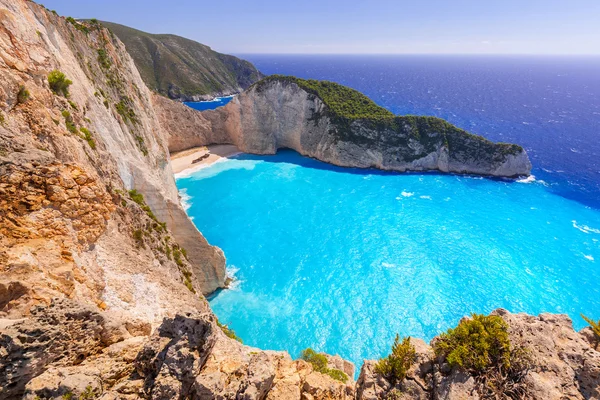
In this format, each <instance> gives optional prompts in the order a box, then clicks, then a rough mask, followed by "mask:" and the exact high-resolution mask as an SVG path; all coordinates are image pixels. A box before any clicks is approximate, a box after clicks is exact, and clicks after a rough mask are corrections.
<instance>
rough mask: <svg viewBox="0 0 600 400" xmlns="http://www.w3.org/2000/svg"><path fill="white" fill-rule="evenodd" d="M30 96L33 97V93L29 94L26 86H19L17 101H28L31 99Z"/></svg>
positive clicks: (20, 102)
mask: <svg viewBox="0 0 600 400" xmlns="http://www.w3.org/2000/svg"><path fill="white" fill-rule="evenodd" d="M29 97H31V95H30V94H29V90H27V88H26V87H25V86H23V85H21V86H20V87H19V93H17V103H19V104H23V103H26V102H27V100H29Z"/></svg>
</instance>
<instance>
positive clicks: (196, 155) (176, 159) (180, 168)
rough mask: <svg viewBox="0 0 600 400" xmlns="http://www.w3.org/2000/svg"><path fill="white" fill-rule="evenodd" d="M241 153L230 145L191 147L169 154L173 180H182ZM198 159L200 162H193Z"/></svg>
mask: <svg viewBox="0 0 600 400" xmlns="http://www.w3.org/2000/svg"><path fill="white" fill-rule="evenodd" d="M241 153H242V152H241V151H240V150H239V149H238V148H237V147H236V146H234V145H231V144H217V145H209V146H199V147H193V148H191V149H188V150H183V151H178V152H176V153H173V154H171V168H172V169H173V174H174V175H175V179H177V178H182V177H184V176H188V175H189V174H191V173H194V172H195V171H198V170H200V169H202V168H206V167H208V166H209V165H212V164H214V163H216V162H220V161H224V160H226V159H228V158H229V157H232V156H235V155H237V154H241ZM203 157H205V158H203ZM201 158H202V159H201ZM198 159H201V160H199V161H197V162H194V161H195V160H198Z"/></svg>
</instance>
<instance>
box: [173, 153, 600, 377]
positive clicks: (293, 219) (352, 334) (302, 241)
mask: <svg viewBox="0 0 600 400" xmlns="http://www.w3.org/2000/svg"><path fill="white" fill-rule="evenodd" d="M177 185H178V188H179V189H180V191H181V194H182V197H183V199H184V201H185V202H186V203H187V207H189V208H188V210H187V212H188V214H189V215H190V217H192V218H193V221H194V223H195V224H196V226H197V227H198V229H199V230H200V231H201V232H202V233H203V234H204V235H205V236H206V238H207V239H208V241H209V242H210V243H211V244H214V245H216V246H219V247H221V248H222V249H223V251H224V252H225V256H226V257H227V266H228V269H229V271H230V273H233V274H234V275H235V277H236V279H237V280H236V282H235V283H234V285H233V286H232V288H230V289H228V290H222V291H220V292H218V293H216V294H215V295H214V296H212V297H211V299H210V304H211V307H212V309H213V310H214V312H215V313H216V315H217V316H218V317H219V319H220V321H221V322H222V323H226V324H228V325H229V326H230V327H231V328H233V329H234V330H235V332H236V333H237V334H238V336H240V337H241V338H242V339H243V340H244V343H245V344H247V345H251V346H257V347H260V348H263V349H273V350H287V351H288V352H290V354H291V355H292V356H293V357H296V356H298V355H299V353H300V351H301V350H302V349H304V348H306V347H312V348H314V349H315V350H318V351H326V352H328V353H330V354H339V355H341V356H342V357H344V358H347V359H349V360H351V361H353V362H354V363H356V364H357V366H358V367H360V365H361V364H362V360H363V359H373V358H377V357H380V356H382V355H385V354H387V353H388V352H389V348H390V346H391V343H392V341H393V338H394V336H395V334H396V333H399V334H400V335H411V336H415V337H419V338H422V339H425V340H426V341H428V340H430V339H431V338H432V337H434V336H435V335H438V334H439V333H441V332H442V331H445V330H446V329H448V328H450V327H453V326H455V325H456V324H457V323H458V321H459V319H460V318H462V317H463V316H464V315H468V314H469V313H472V312H478V313H489V312H490V311H492V310H493V309H495V308H499V307H502V308H506V309H508V310H509V311H511V312H527V313H530V314H538V313H541V312H554V313H567V314H568V315H570V316H571V318H573V320H574V325H575V327H576V328H578V329H579V328H582V327H583V326H585V323H584V322H583V320H582V319H581V318H580V317H579V314H580V313H584V314H586V315H588V316H591V317H593V318H596V319H597V318H600V316H599V315H598V310H600V286H599V285H598V282H600V267H599V262H600V242H599V240H600V212H599V211H598V210H596V209H592V208H589V207H586V206H584V205H582V204H581V203H578V202H575V201H572V200H568V199H566V198H563V197H561V196H559V195H556V194H554V193H552V192H551V190H549V188H548V187H547V186H546V185H545V184H544V182H540V181H523V182H515V181H503V180H491V179H485V178H481V177H466V176H456V175H441V174H394V173H385V172H379V171H375V170H357V169H347V168H338V167H334V166H330V165H327V164H324V163H321V162H319V161H316V160H312V159H307V158H304V157H301V156H300V155H298V154H297V153H295V152H292V151H289V150H284V151H280V152H279V153H278V154H277V155H274V156H253V155H246V154H243V155H239V156H236V157H233V158H232V159H229V160H225V161H223V162H217V163H215V164H213V165H210V166H208V167H207V168H204V169H201V170H199V171H196V172H194V173H193V174H191V175H188V176H184V177H180V178H179V179H178V180H177Z"/></svg>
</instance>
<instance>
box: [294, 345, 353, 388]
mask: <svg viewBox="0 0 600 400" xmlns="http://www.w3.org/2000/svg"><path fill="white" fill-rule="evenodd" d="M300 358H301V359H303V360H304V361H306V362H307V363H309V364H311V365H312V367H313V369H314V370H315V371H317V372H320V373H321V374H325V375H329V376H330V377H331V378H333V379H335V380H336V381H340V382H346V381H347V380H348V375H346V374H345V373H344V372H343V371H340V370H339V369H335V368H328V367H327V357H325V356H324V355H323V354H319V353H317V352H316V351H314V350H313V349H311V348H310V347H309V348H307V349H304V350H302V354H301V355H300Z"/></svg>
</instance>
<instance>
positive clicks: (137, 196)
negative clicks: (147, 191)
mask: <svg viewBox="0 0 600 400" xmlns="http://www.w3.org/2000/svg"><path fill="white" fill-rule="evenodd" d="M129 197H130V198H131V200H133V201H134V202H136V203H137V204H138V205H140V206H144V205H146V202H145V201H144V195H143V194H141V193H140V192H138V191H137V190H135V189H131V190H130V191H129Z"/></svg>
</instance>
